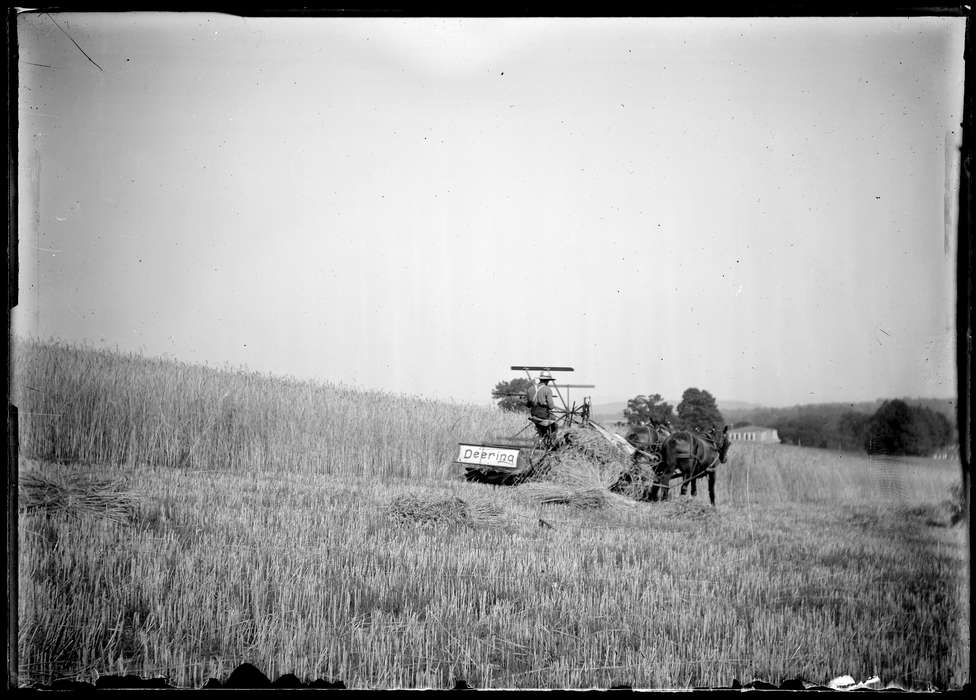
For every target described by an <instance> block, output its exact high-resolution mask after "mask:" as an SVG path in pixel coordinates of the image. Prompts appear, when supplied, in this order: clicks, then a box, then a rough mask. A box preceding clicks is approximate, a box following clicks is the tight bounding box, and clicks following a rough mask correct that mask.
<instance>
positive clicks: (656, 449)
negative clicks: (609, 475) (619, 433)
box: [614, 424, 671, 500]
mask: <svg viewBox="0 0 976 700" xmlns="http://www.w3.org/2000/svg"><path fill="white" fill-rule="evenodd" d="M670 434H671V433H670V431H669V429H668V426H666V425H658V424H652V425H637V426H633V427H632V428H631V429H630V431H628V433H627V436H626V438H625V439H626V440H627V442H628V443H630V446H631V447H633V448H634V453H633V458H632V463H631V468H630V470H629V471H627V472H624V473H623V474H621V475H620V480H619V481H618V482H617V483H616V484H615V485H614V488H617V489H625V490H633V489H634V487H635V485H637V484H641V486H640V487H639V489H638V490H639V492H640V493H639V494H638V495H637V497H639V498H642V499H644V500H647V493H648V490H649V487H648V486H647V484H649V483H650V482H652V481H653V479H654V476H653V475H654V474H656V472H657V468H658V465H659V464H660V462H661V453H660V450H661V443H662V442H663V441H664V440H665V438H667V436H668V435H670Z"/></svg>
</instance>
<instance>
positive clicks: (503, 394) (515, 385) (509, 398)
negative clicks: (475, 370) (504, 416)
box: [491, 377, 532, 413]
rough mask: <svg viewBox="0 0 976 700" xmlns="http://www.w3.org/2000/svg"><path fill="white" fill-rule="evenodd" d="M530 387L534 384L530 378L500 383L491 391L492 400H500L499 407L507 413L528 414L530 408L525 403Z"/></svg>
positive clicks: (519, 378) (517, 378)
mask: <svg viewBox="0 0 976 700" xmlns="http://www.w3.org/2000/svg"><path fill="white" fill-rule="evenodd" d="M530 386H532V382H531V381H529V379H528V377H515V378H514V379H509V380H508V381H500V382H498V383H497V384H495V388H494V389H492V390H491V398H493V399H498V407H499V408H501V409H503V410H505V411H515V412H524V413H528V411H529V407H528V406H527V405H526V403H525V397H526V392H527V391H528V390H529V387H530Z"/></svg>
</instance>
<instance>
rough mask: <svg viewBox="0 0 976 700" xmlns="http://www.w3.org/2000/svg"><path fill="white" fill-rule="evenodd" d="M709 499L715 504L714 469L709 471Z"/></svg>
mask: <svg viewBox="0 0 976 700" xmlns="http://www.w3.org/2000/svg"><path fill="white" fill-rule="evenodd" d="M708 500H710V501H711V502H712V505H713V506H714V505H715V470H714V469H712V470H711V471H709V472H708Z"/></svg>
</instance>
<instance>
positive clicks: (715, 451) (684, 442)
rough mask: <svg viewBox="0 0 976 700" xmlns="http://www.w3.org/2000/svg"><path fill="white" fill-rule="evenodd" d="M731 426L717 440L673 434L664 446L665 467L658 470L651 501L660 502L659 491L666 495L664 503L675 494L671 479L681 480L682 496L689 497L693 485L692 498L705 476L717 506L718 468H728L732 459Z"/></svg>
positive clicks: (684, 433)
mask: <svg viewBox="0 0 976 700" xmlns="http://www.w3.org/2000/svg"><path fill="white" fill-rule="evenodd" d="M729 444H730V441H729V426H725V428H724V429H723V430H722V435H721V437H719V438H718V439H717V440H713V439H710V438H707V437H703V436H701V435H695V434H694V433H692V432H689V431H687V430H681V431H678V432H676V433H672V434H671V435H670V436H669V437H668V438H667V439H666V440H665V441H664V443H663V444H662V445H661V458H662V459H661V464H660V466H659V467H658V469H657V475H656V476H657V478H656V479H655V480H654V485H653V486H651V500H652V501H656V500H657V493H658V489H660V490H661V492H662V499H663V500H665V501H666V500H667V499H668V491H670V490H671V479H673V478H674V477H676V476H679V477H681V479H682V482H681V493H682V495H683V494H684V493H685V490H686V489H687V488H688V484H689V483H690V484H691V495H692V496H694V495H695V492H696V491H697V489H696V488H695V482H696V481H698V479H700V478H701V477H703V476H707V477H708V499H709V500H710V501H711V502H712V505H713V506H714V505H715V468H716V467H717V466H718V465H719V463H721V464H725V461H726V459H728V456H729Z"/></svg>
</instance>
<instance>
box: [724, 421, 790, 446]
mask: <svg viewBox="0 0 976 700" xmlns="http://www.w3.org/2000/svg"><path fill="white" fill-rule="evenodd" d="M729 439H730V440H732V441H733V442H779V433H777V432H776V429H775V428H763V427H762V426H759V425H744V426H742V427H741V428H732V429H731V430H730V431H729Z"/></svg>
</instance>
